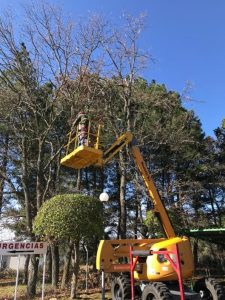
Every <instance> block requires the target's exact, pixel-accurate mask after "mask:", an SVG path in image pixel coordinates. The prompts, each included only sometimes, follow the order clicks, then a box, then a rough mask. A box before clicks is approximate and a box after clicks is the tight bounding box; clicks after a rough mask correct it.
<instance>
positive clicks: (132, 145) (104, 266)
mask: <svg viewBox="0 0 225 300" xmlns="http://www.w3.org/2000/svg"><path fill="white" fill-rule="evenodd" d="M99 133H100V127H99V128H98V130H97V134H96V135H92V134H91V133H90V131H89V132H88V137H87V144H86V145H78V144H77V136H75V137H74V138H72V136H71V134H70V135H69V142H68V144H67V145H66V149H67V150H66V155H65V157H63V158H62V160H61V164H62V165H65V166H67V167H72V168H75V169H80V168H85V167H88V166H90V165H95V166H99V167H101V166H104V165H105V164H106V163H107V162H109V161H110V160H111V159H112V158H113V157H114V156H115V155H116V154H117V153H118V152H119V151H120V150H122V149H123V148H124V147H125V146H128V147H129V149H130V152H131V154H132V156H133V158H134V161H135V164H136V166H137V169H138V170H139V172H140V174H141V176H142V178H143V180H144V183H145V186H146V188H147V190H148V192H149V196H150V199H151V200H152V202H153V204H154V213H155V214H156V216H157V218H158V219H159V221H160V223H161V225H162V228H163V230H164V232H165V236H166V237H165V238H160V239H122V240H101V241H100V244H99V247H98V251H97V258H96V266H97V269H98V270H101V271H103V272H106V273H114V274H115V275H116V276H114V279H113V281H112V285H111V290H112V299H115V300H116V299H120V300H125V299H127V300H130V299H131V283H130V281H131V280H132V278H130V277H129V276H128V275H127V274H128V272H129V271H130V265H131V264H132V263H133V259H134V258H133V257H132V256H131V253H133V254H134V255H136V261H135V265H133V271H132V272H133V274H132V276H133V278H134V279H135V281H136V282H139V283H140V284H141V283H145V287H144V288H142V290H143V291H141V288H140V285H139V287H137V286H136V287H135V290H136V294H139V297H142V298H141V299H142V300H148V299H164V300H167V299H172V296H171V294H170V292H169V289H168V287H167V283H168V282H171V281H177V280H178V274H177V272H175V270H174V266H173V262H175V264H176V259H175V255H174V253H175V250H176V249H178V253H179V258H180V259H179V260H180V261H179V262H180V263H179V266H180V267H181V274H182V277H183V279H187V278H190V277H191V276H192V273H193V270H194V263H193V256H192V251H191V246H190V242H189V239H188V238H187V237H185V236H182V237H177V236H176V235H175V232H174V229H173V226H172V224H171V222H170V219H169V216H168V214H167V212H166V209H165V207H164V205H163V203H162V201H161V199H160V196H159V194H158V192H157V189H156V187H155V185H154V182H153V180H152V178H151V175H150V174H149V171H148V169H147V166H146V164H145V162H144V160H143V157H142V155H141V152H140V150H139V148H138V146H137V142H136V140H135V139H134V137H133V135H132V134H131V133H130V132H126V133H124V134H123V135H121V136H120V137H119V138H118V139H117V140H116V141H115V142H114V143H113V144H112V146H111V147H110V148H109V149H108V150H106V151H105V152H103V151H102V150H101V149H99V148H100V147H99V145H100V144H99ZM78 134H79V133H78ZM90 140H92V142H91V143H90ZM72 145H73V147H72V149H71V146H72ZM153 253H157V254H156V255H153ZM131 260H132V261H131ZM171 260H172V262H171ZM128 262H129V263H128ZM119 274H120V276H118V275H119ZM132 276H131V277H132ZM203 289H204V287H202V290H203ZM141 294H142V296H140V295H141ZM210 295H211V294H210ZM132 299H133V298H132ZM135 299H136V298H135ZM137 299H139V298H137ZM210 299H214V300H217V299H219V300H222V299H224V298H220V297H213V298H210Z"/></svg>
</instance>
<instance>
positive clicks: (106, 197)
mask: <svg viewBox="0 0 225 300" xmlns="http://www.w3.org/2000/svg"><path fill="white" fill-rule="evenodd" d="M99 200H100V201H101V202H102V203H103V202H107V201H109V195H108V194H107V193H106V192H103V193H101V194H100V196H99ZM102 300H105V272H104V271H103V270H102Z"/></svg>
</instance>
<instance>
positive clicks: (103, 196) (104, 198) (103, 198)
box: [99, 192, 109, 202]
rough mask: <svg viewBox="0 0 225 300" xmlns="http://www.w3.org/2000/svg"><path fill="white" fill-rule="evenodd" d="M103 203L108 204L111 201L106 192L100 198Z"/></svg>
mask: <svg viewBox="0 0 225 300" xmlns="http://www.w3.org/2000/svg"><path fill="white" fill-rule="evenodd" d="M99 200H100V201H101V202H107V201H108V200H109V195H108V194H107V193H105V192H103V193H101V194H100V196H99Z"/></svg>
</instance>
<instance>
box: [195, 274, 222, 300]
mask: <svg viewBox="0 0 225 300" xmlns="http://www.w3.org/2000/svg"><path fill="white" fill-rule="evenodd" d="M194 291H195V292H197V293H199V294H200V298H201V299H205V300H225V290H224V287H223V286H222V285H221V284H219V283H218V282H217V281H216V280H215V279H213V278H206V279H204V278H203V279H200V280H198V281H197V282H196V283H195V285H194Z"/></svg>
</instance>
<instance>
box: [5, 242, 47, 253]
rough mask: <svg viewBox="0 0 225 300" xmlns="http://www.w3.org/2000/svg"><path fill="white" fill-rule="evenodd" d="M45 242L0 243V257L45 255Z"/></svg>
mask: <svg viewBox="0 0 225 300" xmlns="http://www.w3.org/2000/svg"><path fill="white" fill-rule="evenodd" d="M46 252H47V243H46V242H12V243H11V242H0V255H19V254H21V255H26V254H45V253H46Z"/></svg>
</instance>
